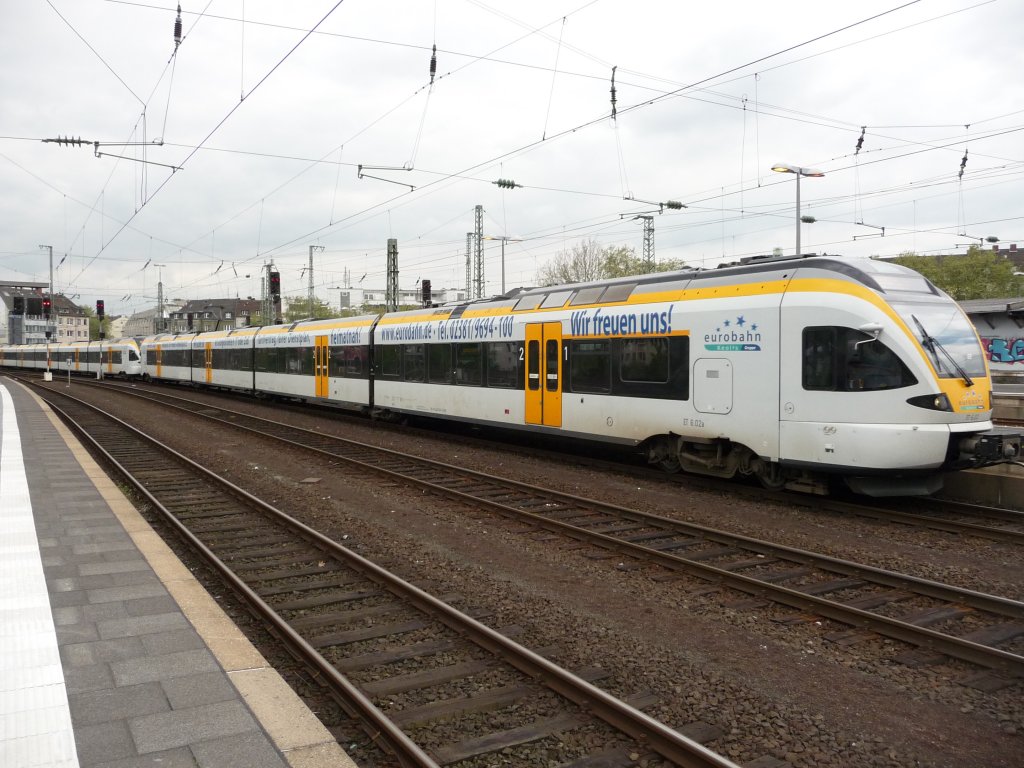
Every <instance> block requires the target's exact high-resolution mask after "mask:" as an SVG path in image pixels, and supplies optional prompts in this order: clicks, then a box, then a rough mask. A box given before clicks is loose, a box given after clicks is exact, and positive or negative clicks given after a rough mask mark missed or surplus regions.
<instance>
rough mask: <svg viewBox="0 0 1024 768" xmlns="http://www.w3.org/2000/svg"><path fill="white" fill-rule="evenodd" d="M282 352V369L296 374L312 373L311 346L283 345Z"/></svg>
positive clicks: (309, 374) (305, 374)
mask: <svg viewBox="0 0 1024 768" xmlns="http://www.w3.org/2000/svg"><path fill="white" fill-rule="evenodd" d="M281 351H282V352H283V353H284V371H283V373H291V374H294V375H296V376H312V375H313V348H312V347H285V348H284V349H283V350H281Z"/></svg>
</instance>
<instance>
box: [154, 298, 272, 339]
mask: <svg viewBox="0 0 1024 768" xmlns="http://www.w3.org/2000/svg"><path fill="white" fill-rule="evenodd" d="M261 309H262V302H261V301H260V300H259V299H254V298H252V297H251V296H250V297H249V298H247V299H196V300H194V301H188V302H185V304H184V305H182V306H180V307H178V308H177V309H175V310H174V311H173V312H171V313H170V317H169V318H168V322H167V331H168V333H186V332H191V331H194V332H196V333H202V332H204V331H221V330H231V329H232V328H246V327H248V326H250V325H252V324H253V323H254V322H255V321H256V320H258V317H259V314H260V311H261Z"/></svg>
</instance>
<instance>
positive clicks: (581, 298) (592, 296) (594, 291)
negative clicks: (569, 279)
mask: <svg viewBox="0 0 1024 768" xmlns="http://www.w3.org/2000/svg"><path fill="white" fill-rule="evenodd" d="M602 293H604V286H603V285H600V286H597V287H596V288H580V289H579V290H578V291H576V295H575V296H573V297H572V301H570V302H569V306H570V307H578V306H579V305H580V304H596V303H597V300H598V299H599V298H600V297H601V294H602Z"/></svg>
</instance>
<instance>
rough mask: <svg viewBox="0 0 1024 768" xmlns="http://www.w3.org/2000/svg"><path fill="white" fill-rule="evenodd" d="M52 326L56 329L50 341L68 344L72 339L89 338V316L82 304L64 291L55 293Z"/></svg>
mask: <svg viewBox="0 0 1024 768" xmlns="http://www.w3.org/2000/svg"><path fill="white" fill-rule="evenodd" d="M50 311H51V313H52V315H51V318H50V319H51V323H50V324H51V326H52V327H53V329H54V334H53V337H52V338H51V339H50V341H52V342H55V343H57V344H67V343H69V342H72V341H88V340H89V318H88V316H87V315H86V314H85V310H83V309H82V308H81V307H80V306H78V305H77V304H75V303H74V302H73V301H71V299H69V298H68V297H67V296H65V295H64V294H63V293H55V294H54V295H53V307H52V308H51V310H50Z"/></svg>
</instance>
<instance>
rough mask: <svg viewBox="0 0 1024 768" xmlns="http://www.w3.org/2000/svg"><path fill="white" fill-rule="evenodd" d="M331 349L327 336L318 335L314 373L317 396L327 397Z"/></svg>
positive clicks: (314, 357) (314, 352)
mask: <svg viewBox="0 0 1024 768" xmlns="http://www.w3.org/2000/svg"><path fill="white" fill-rule="evenodd" d="M330 357H331V349H330V347H329V346H328V345H327V336H326V335H325V336H317V337H316V346H315V347H313V375H314V377H315V378H316V396H317V397H327V395H328V394H329V390H328V376H327V371H328V367H329V366H328V363H329V362H330Z"/></svg>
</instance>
